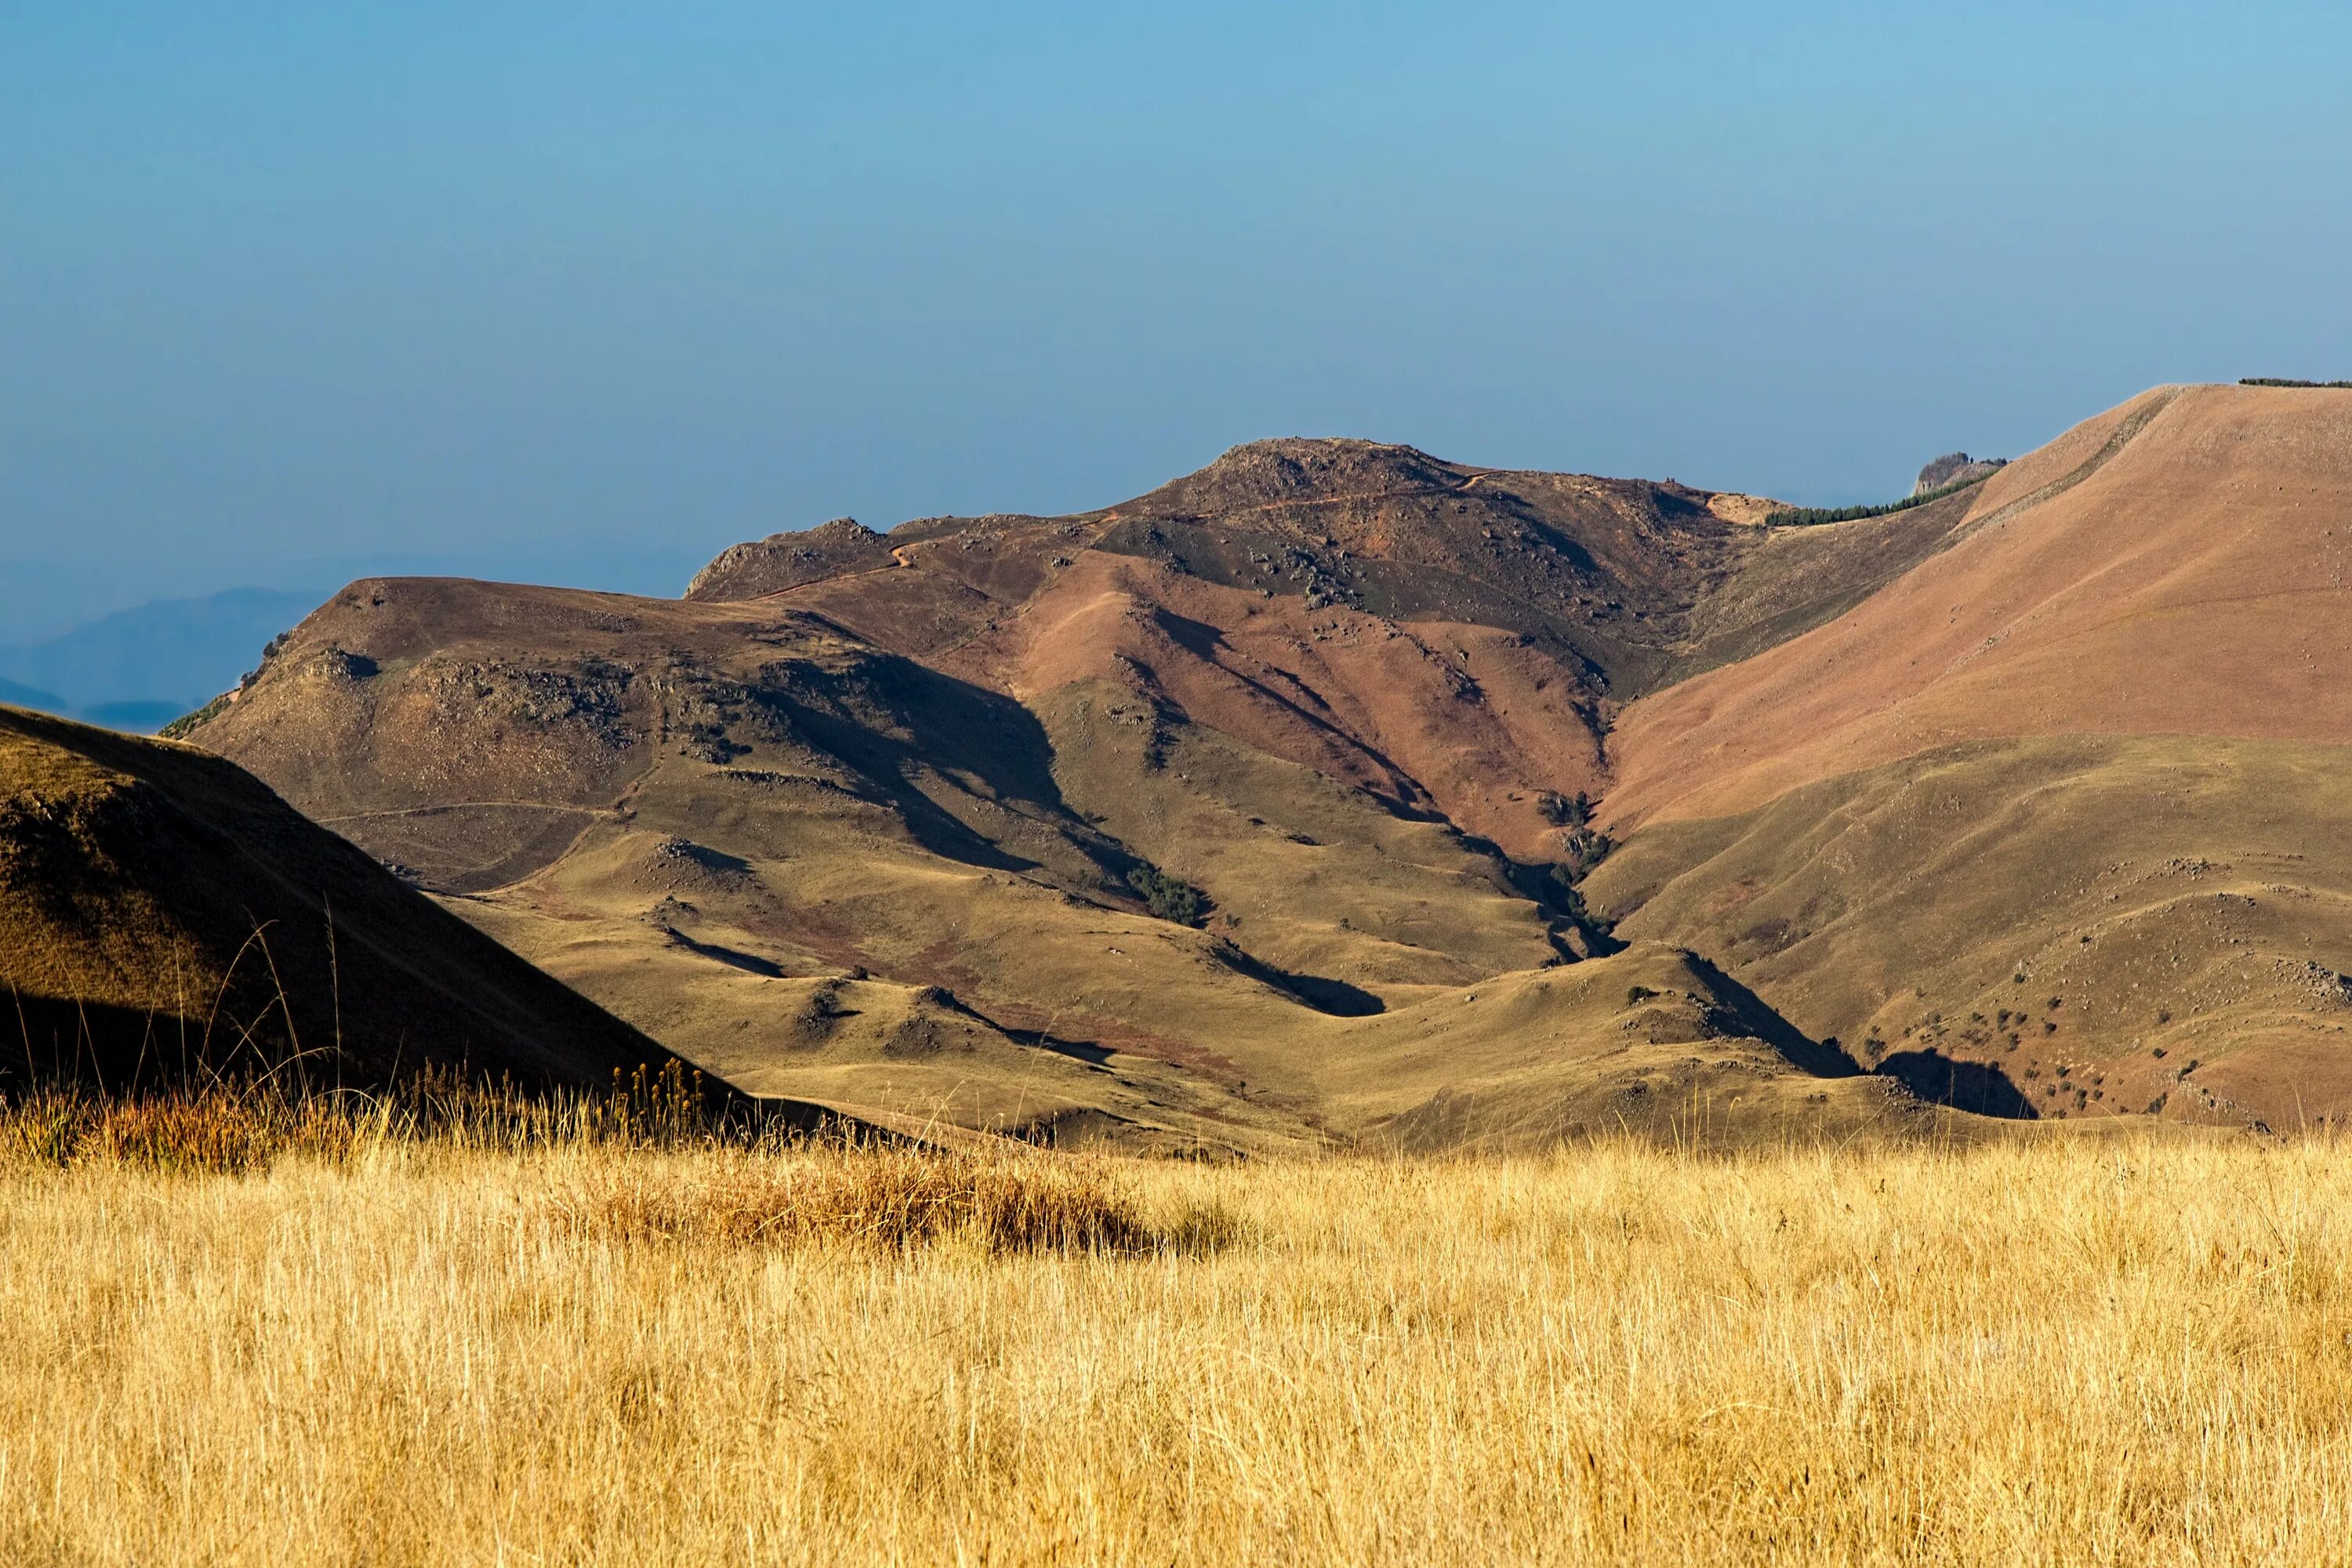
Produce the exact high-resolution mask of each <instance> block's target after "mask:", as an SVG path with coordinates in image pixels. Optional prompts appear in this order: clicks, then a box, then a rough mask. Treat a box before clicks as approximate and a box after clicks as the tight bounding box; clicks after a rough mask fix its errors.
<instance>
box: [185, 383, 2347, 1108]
mask: <svg viewBox="0 0 2352 1568" xmlns="http://www.w3.org/2000/svg"><path fill="white" fill-rule="evenodd" d="M2347 412H2352V399H2347V398H2346V397H2344V396H2343V395H2340V394H2332V393H2323V392H2303V391H2269V390H2257V389H2237V388H2189V389H2183V388H2164V389H2159V390H2158V391H2156V392H2153V393H2151V394H2149V395H2147V396H2145V397H2142V398H2139V399H2136V400H2134V401H2133V402H2132V403H2130V404H2128V405H2125V406H2123V407H2121V408H2118V409H2116V410H2114V411H2111V412H2110V413H2108V414H2106V415H2104V416H2099V417H2097V418H2095V419H2093V420H2091V421H2088V422H2086V423H2085V424H2084V425H2083V426H2079V427H2077V428H2076V429H2074V430H2073V431H2070V432H2067V433H2066V434H2064V435H2063V436H2061V437H2059V438H2058V439H2057V440H2056V441H2054V442H2053V443H2051V444H2050V445H2049V446H2047V447H2043V448H2042V449H2041V450H2040V451H2038V452H2035V453H2032V454H2031V455H2029V456H2028V457H2026V458H2021V459H2020V460H2018V461H2017V462H2015V463H2012V464H2010V465H2008V466H2006V467H2003V468H2000V469H1998V470H1997V471H1995V472H1993V473H1991V474H1990V476H1989V477H1987V478H1985V479H1983V481H1982V482H1981V483H1979V484H1977V485H1975V486H1972V487H1970V488H1969V489H1963V490H1959V491H1956V492H1954V493H1951V494H1948V495H1945V496H1942V497H1940V498H1938V499H1937V500H1930V501H1927V502H1926V503H1925V504H1922V505H1918V506H1916V507H1912V508H1910V509H1908V510H1901V511H1894V512H1887V513H1885V514H1884V515H1879V516H1874V517H1866V518H1863V519H1858V520H1855V521H1842V522H1825V523H1811V524H1805V525H1790V524H1787V523H1780V524H1775V523H1772V522H1769V521H1767V520H1768V519H1770V518H1772V517H1773V516H1775V515H1776V514H1778V513H1780V512H1782V511H1784V510H1786V509H1784V508H1782V507H1781V506H1780V504H1779V503H1777V502H1774V501H1770V500H1765V499H1762V498H1758V497H1752V496H1747V495H1740V494H1734V493H1724V492H1710V491H1703V490H1696V489H1690V488H1688V487H1685V486H1682V485H1679V484H1676V483H1675V482H1673V481H1670V480H1668V481H1655V482H1653V481H1643V480H1627V479H1599V478H1593V477H1591V476H1582V475H1570V474H1547V473H1535V472H1527V471H1518V470H1507V469H1498V468H1478V467H1473V466H1469V465H1465V464H1459V463H1454V462H1450V461H1447V460H1444V459H1442V458H1436V457H1433V456H1432V455H1430V454H1427V453H1424V452H1421V451H1418V450H1416V449H1414V448H1412V447H1399V446H1388V445H1381V444H1377V443H1371V442H1364V441H1349V440H1306V439H1284V440H1273V441H1263V442H1254V443H1250V444H1248V445H1246V446H1244V447H1236V448H1234V450H1233V451H1230V452H1228V453H1226V454H1224V455H1223V457H1221V458H1218V459H1216V460H1215V461H1214V462H1213V463H1211V464H1210V465H1209V466H1208V467H1206V468H1202V469H1201V470H1199V471H1198V472H1196V473H1193V474H1191V475H1187V476H1185V477H1183V478H1181V479H1176V480H1173V481H1171V482H1170V483H1169V484H1166V485H1164V486H1161V487H1160V488H1159V489H1155V490H1152V491H1150V492H1149V493H1147V494H1145V495H1142V496H1139V497H1137V498H1135V499H1134V500H1129V501H1125V502H1122V503H1119V504H1118V505H1115V506H1111V507H1107V508H1104V509H1101V510H1096V511H1091V512H1085V513H1079V514H1075V515H1072V516H1068V517H1059V518H1040V517H1030V516H1023V515H993V516H986V517H976V518H952V517H942V518H929V519H922V520H919V521H914V522H910V523H907V524H904V525H901V526H900V527H898V528H895V529H892V530H890V531H887V532H880V531H874V530H870V529H867V528H865V527H864V526H862V525H860V524H857V523H856V522H853V521H849V520H846V519H841V520H836V521H834V522H831V523H828V524H826V525H824V527H823V528H820V529H815V530H812V531H808V532H805V533H798V534H781V535H776V536H772V537H771V538H769V539H766V540H761V541H755V542H749V543H745V544H741V545H738V546H735V547H733V548H731V549H730V550H729V551H727V552H724V553H723V554H722V555H720V556H719V558H718V559H717V560H716V561H714V562H713V563H711V564H710V566H709V567H708V568H706V569H705V570H704V572H703V573H701V574H699V575H698V577H697V578H696V579H695V581H694V583H693V584H692V585H691V586H690V588H689V590H688V596H687V597H686V598H685V599H684V600H682V601H665V600H652V599H642V598H628V597H624V596H619V595H595V594H588V593H582V592H576V591H562V590H553V589H542V588H529V587H518V586H509V585H500V584H481V583H473V582H467V581H459V580H451V579H376V580H369V581H365V582H362V583H359V584H353V585H352V587H351V588H349V589H346V590H345V591H344V592H343V593H341V594H340V595H336V596H335V597H334V598H333V599H332V600H331V601H330V602H329V603H328V604H327V605H324V606H322V607H321V608H320V609H319V610H317V611H316V612H315V613H313V614H312V615H311V616H310V617H309V618H307V619H306V620H305V621H304V622H303V623H302V624H301V626H299V627H298V628H297V629H296V630H295V632H294V633H293V634H292V636H291V637H289V639H288V640H287V641H286V642H285V644H284V645H283V646H282V647H278V649H277V650H276V651H274V652H273V654H272V656H271V657H270V658H268V660H267V661H266V662H265V663H264V665H263V667H262V668H261V669H260V670H259V671H258V672H257V675H256V677H255V679H253V680H252V681H251V682H250V683H249V684H247V686H245V687H244V688H242V689H240V690H239V691H237V692H236V693H234V694H233V696H232V698H231V699H227V700H222V701H220V702H218V703H216V704H215V705H214V706H213V707H211V708H209V709H208V710H205V712H204V713H203V714H201V715H199V716H197V717H196V719H195V720H194V721H191V722H190V723H189V724H187V725H186V726H185V727H184V733H185V734H186V735H187V736H188V737H189V738H190V739H192V740H194V741H195V742H197V743H199V744H202V745H204V746H206V747H208V748H212V749H215V750H217V751H220V752H224V753H226V754H227V755H229V756H231V757H233V758H235V759H236V760H237V761H238V762H240V763H243V764H245V765H246V766H248V767H250V768H251V769H253V770H254V771H255V772H256V773H258V774H259V775H260V776H261V777H263V778H264V779H266V780H268V782H269V783H271V784H273V785H275V786H276V787H277V788H278V789H279V790H280V791H282V792H283V793H284V794H285V795H287V796H288V797H289V799H291V800H292V801H293V802H295V803H296V804H297V805H299V806H300V807H301V808H302V809H304V810H305V811H307V812H310V814H311V815H312V816H316V817H318V818H319V819H320V820H321V821H322V822H324V823H326V824H328V825H329V826H332V827H334V828H335V830H336V831H338V832H339V833H341V834H344V835H345V836H347V837H350V838H352V840H353V841H354V842H356V843H358V844H360V845H361V846H362V847H365V848H366V849H368V850H369V851H370V852H371V853H373V854H374V855H376V856H377V857H378V858H381V859H383V860H384V861H386V862H389V863H392V864H394V865H396V866H398V867H399V868H402V870H403V872H404V875H406V876H407V877H408V878H410V879H412V880H414V881H415V883H416V884H417V885H419V886H420V887H422V888H425V889H429V890H431V891H432V892H434V893H435V894H436V896H437V897H439V898H441V899H442V900H444V901H445V903H446V905H447V907H449V908H451V909H453V910H457V911H459V912H461V913H463V914H464V915H465V916H466V918H467V920H469V921H472V922H474V923H475V924H476V925H477V926H478V927H479V928H480V929H482V930H484V931H488V932H490V933H491V934H493V935H496V936H497V937H499V940H501V941H502V942H507V943H508V944H509V945H510V946H511V947H513V948H514V949H515V950H516V951H518V952H521V953H523V954H524V955H526V956H528V957H529V958H530V959H531V960H532V961H533V962H535V963H540V964H541V965H543V966H544V967H546V968H547V969H548V970H549V971H550V972H551V973H554V974H556V975H558V976H559V977H561V978H562V979H564V980H566V981H568V982H570V983H572V984H575V985H577V986H578V987H580V988H581V989H582V990H583V991H584V992H585V993H587V994H589V995H591V996H593V997H594V998H596V999H597V1000H598V1001H599V1002H601V1003H603V1004H604V1005H607V1006H609V1007H611V1008H612V1009H614V1011H615V1012H616V1013H618V1014H619V1015H620V1016H624V1017H625V1018H627V1019H629V1020H630V1021H631V1022H632V1023H633V1024H635V1025H636V1026H639V1027H642V1028H644V1029H645V1030H646V1031H647V1032H648V1033H650V1034H651V1035H653V1036H654V1037H656V1038H659V1039H661V1040H662V1041H663V1042H664V1043H665V1044H667V1045H668V1046H670V1047H673V1048H675V1049H677V1050H679V1051H681V1052H683V1053H684V1054H686V1055H688V1056H689V1057H691V1058H694V1059H696V1060H697V1061H699V1062H701V1063H703V1064H704V1065H706V1066H708V1067H709V1068H713V1069H714V1070H716V1071H719V1072H720V1073H723V1074H725V1075H726V1076H728V1077H729V1078H730V1079H731V1080H733V1081H735V1082H737V1083H738V1084H740V1085H741V1086H743V1087H745V1088H749V1089H753V1090H755V1091H759V1092H772V1093H779V1094H791V1095H794V1096H798V1097H802V1098H805V1099H809V1100H818V1101H821V1102H823V1103H825V1104H828V1105H832V1106H835V1107H836V1108H838V1109H841V1110H846V1111H851V1112H854V1113H856V1114H859V1115H863V1116H869V1117H873V1118H876V1119H877V1120H882V1121H890V1120H893V1119H897V1120H899V1121H915V1122H919V1121H926V1120H930V1119H934V1118H945V1119H948V1120H951V1121H959V1122H961V1123H964V1124H968V1125H971V1126H984V1127H994V1128H998V1129H1002V1130H1004V1131H1013V1132H1017V1133H1020V1134H1023V1135H1025V1136H1032V1137H1039V1138H1052V1139H1055V1140H1056V1141H1070V1140H1087V1139H1096V1138H1101V1139H1108V1140H1111V1141H1115V1142H1119V1143H1122V1144H1124V1145H1127V1146H1132V1147H1158V1148H1169V1149H1187V1148H1202V1147H1214V1148H1226V1149H1236V1150H1247V1149H1252V1148H1270V1147H1284V1146H1295V1145H1299V1144H1316V1145H1323V1144H1331V1143H1339V1144H1360V1143H1380V1142H1390V1143H1395V1144H1401V1145H1405V1146H1412V1147H1423V1148H1425V1147H1438V1146H1455V1145H1462V1144H1526V1143H1534V1142H1545V1141H1547V1140H1549V1139H1553V1138H1557V1137H1560V1136H1566V1135H1572V1134H1575V1133H1577V1132H1580V1131H1592V1130H1595V1129H1601V1128H1610V1127H1619V1126H1634V1127H1648V1128H1653V1129H1658V1130H1665V1129H1670V1128H1671V1129H1677V1130H1682V1131H1687V1130H1688V1129H1689V1128H1691V1127H1692V1126H1694V1125H1696V1124H1697V1123H1700V1122H1704V1123H1706V1125H1707V1126H1709V1127H1710V1128H1711V1129H1712V1130H1713V1131H1712V1132H1711V1133H1710V1135H1711V1136H1721V1137H1725V1138H1729V1139H1732V1140H1734V1141H1736V1140H1737V1139H1738V1138H1742V1137H1750V1136H1759V1135H1771V1136H1779V1135H1782V1134H1783V1133H1786V1132H1789V1131H1791V1130H1800V1131H1803V1130H1810V1131H1834V1132H1836V1133H1837V1134H1838V1135H1841V1136H1843V1135H1846V1134H1848V1133H1851V1132H1853V1131H1857V1130H1861V1129H1865V1128H1874V1129H1878V1130H1881V1131H1917V1130H1923V1129H1928V1128H1934V1129H1937V1130H1939V1131H1943V1132H1946V1133H1952V1134H1955V1135H1957V1132H1958V1130H1961V1129H1964V1128H1967V1127H1970V1126H1975V1125H1978V1123H1977V1122H1976V1121H1972V1120H1970V1119H1969V1118H1968V1117H1965V1116H1962V1117H1959V1118H1958V1120H1956V1119H1955V1114H1956V1113H1954V1112H1949V1111H1945V1110H1938V1109H1936V1108H1934V1107H1933V1106H1931V1105H1930V1103H1929V1102H1931V1101H1941V1102H1945V1103H1947V1104H1948V1105H1951V1106H1955V1107H1958V1108H1960V1110H1965V1111H1968V1112H1973V1113H1990V1114H1994V1115H2000V1116H2007V1117H2011V1118H2048V1119H2052V1120H2056V1119H2058V1118H2060V1117H2061V1116H2066V1117H2074V1116H2084V1115H2092V1114H2097V1115H2105V1114H2108V1113H2112V1112H2117V1111H2126V1112H2130V1113H2133V1114H2141V1115H2145V1114H2148V1113H2150V1112H2154V1113H2156V1114H2158V1115H2161V1116H2163V1117H2165V1118H2167V1119H2171V1120H2183V1119H2186V1120H2212V1121H2239V1122H2264V1123H2267V1124H2269V1125H2273V1126H2276V1125H2280V1124H2281V1123H2282V1121H2286V1120H2292V1119H2293V1118H2294V1117H2295V1116H2303V1117H2306V1118H2307V1117H2311V1116H2318V1115H2336V1114H2341V1113H2343V1112H2345V1111H2346V1110H2352V1073H2347V1072H2345V1071H2344V1070H2343V1069H2342V1068H2341V1067H2340V1065H2339V1064H2338V1058H2339V1057H2346V1058H2352V1052H2347V1051H2345V1050H2344V1048H2343V1047H2342V1045H2341V1044H2339V1043H2336V1042H2334V1040H2333V1034H2334V1032H2335V1031H2336V1029H2337V1027H2338V1026H2337V1025H2336V1022H2335V1018H2334V1011H2335V1009H2336V1007H2337V1006H2338V1005H2339V994H2352V982H2347V983H2345V984H2343V985H2341V986H2339V985H2338V983H2337V980H2336V978H2335V977H2336V976H2339V975H2341V974H2344V973H2352V952H2346V951H2343V948H2342V945H2341V944H2339V943H2337V942H2336V940H2335V938H2334V937H2333V936H2332V935H2330V934H2329V933H2330V932H2331V931H2334V930H2336V929H2338V927H2339V926H2340V923H2341V922H2340V921H2336V913H2337V910H2336V903H2335V901H2334V900H2336V898H2337V897H2338V893H2337V891H2336V882H2335V881H2334V880H2332V879H2333V878H2334V877H2335V875H2336V873H2335V871H2334V870H2333V869H2332V868H2333V866H2334V864H2335V859H2336V851H2335V849H2334V847H2333V846H2334V844H2335V843H2336V841H2337V839H2338V837H2339V836H2336V835H2334V834H2333V832H2332V829H2333V826H2334V824H2335V822H2336V816H2335V815H2334V814H2335V813H2336V809H2337V808H2336V802H2335V798H2334V795H2333V794H2332V793H2331V791H2332V788H2333V785H2332V784H2331V782H2330V781H2331V780H2332V779H2333V778H2335V777H2336V776H2339V774H2340V772H2341V770H2339V769H2338V768H2337V767H2336V762H2337V761H2338V760H2339V758H2338V753H2337V752H2336V751H2334V750H2333V748H2335V747H2336V746H2339V745H2341V744H2343V743H2345V742H2346V739H2347V737H2346V736H2345V734H2344V733H2343V728H2344V726H2343V724H2342V723H2341V722H2339V716H2337V715H2336V710H2337V709H2338V708H2339V707H2340V706H2341V704H2342V696H2341V694H2342V692H2343V691H2344V690H2346V689H2347V683H2346V682H2345V681H2344V680H2343V679H2342V677H2343V676H2344V675H2345V674H2346V673H2352V672H2347V671H2344V670H2341V669H2339V668H2337V666H2338V665H2339V664H2340V663H2341V662H2343V660H2344V659H2345V658H2347V657H2352V652H2347V647H2346V646H2345V644H2344V641H2343V639H2341V638H2338V637H2335V636H2334V634H2333V633H2331V632H2330V631H2329V630H2328V629H2327V628H2328V626H2329V625H2330V624H2331V623H2330V621H2329V620H2327V619H2326V618H2325V616H2324V614H2323V616H2322V617H2321V618H2317V619H2314V618H2313V617H2312V616H2308V615H2304V614H2300V613H2297V612H2298V611H2299V610H2300V608H2301V607H2302V606H2305V605H2309V606H2311V607H2313V608H2315V609H2318V610H2320V611H2322V612H2324V611H2325V610H2326V608H2328V607H2329V606H2332V605H2333V603H2334V600H2333V597H2332V595H2334V594H2335V593H2336V591H2337V590H2336V588H2335V587H2332V586H2329V585H2328V584H2331V583H2333V578H2331V577H2328V576H2326V573H2327V572H2330V571H2332V570H2333V568H2331V567H2329V566H2328V565H2327V563H2328V562H2330V561H2332V560H2333V559H2334V554H2333V552H2334V550H2335V548H2336V543H2337V542H2338V541H2337V540H2336V532H2335V530H2337V529H2342V528H2347V527H2352V518H2347V516H2346V514H2345V505H2344V499H2343V498H2344V497H2345V496H2346V495H2347V494H2352V487H2347V482H2346V481H2347V479H2352V475H2347V474H2346V473H2344V472H2343V471H2342V470H2343V464H2344V462H2345V454H2346V453H2347V451H2352V443H2347V440H2346V435H2347V430H2346V426H2345V421H2346V419H2347ZM2298 595H2300V596H2298ZM2297 748H2301V749H2300V750H2297ZM2167 1031H2169V1032H2167ZM2232 1064H2235V1065H2232ZM2184 1068H2186V1069H2188V1070H2187V1071H2186V1072H2184V1071H2183V1070H2182V1069H2184ZM2290 1091H2293V1092H2294V1093H2300V1094H2301V1095H2302V1099H2301V1100H2299V1101H2297V1102H2296V1103H2294V1104H2289V1103H2287V1100H2285V1099H2283V1098H2282V1095H2283V1094H2288V1093H2289V1092H2290Z"/></svg>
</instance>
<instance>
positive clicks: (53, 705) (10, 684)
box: [0, 680, 65, 712]
mask: <svg viewBox="0 0 2352 1568" xmlns="http://www.w3.org/2000/svg"><path fill="white" fill-rule="evenodd" d="M0 702H5V703H8V704H9V705H10V706H12V707H16V708H38V709H40V710H42V711H44V712H53V711H55V710H58V709H59V708H62V707H64V706H65V699H64V698H62V697H59V696H58V695H57V693H55V692H53V691H43V690H41V689H38V688H37V687H31V686H19V685H17V684H16V682H15V681H13V680H0Z"/></svg>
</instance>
